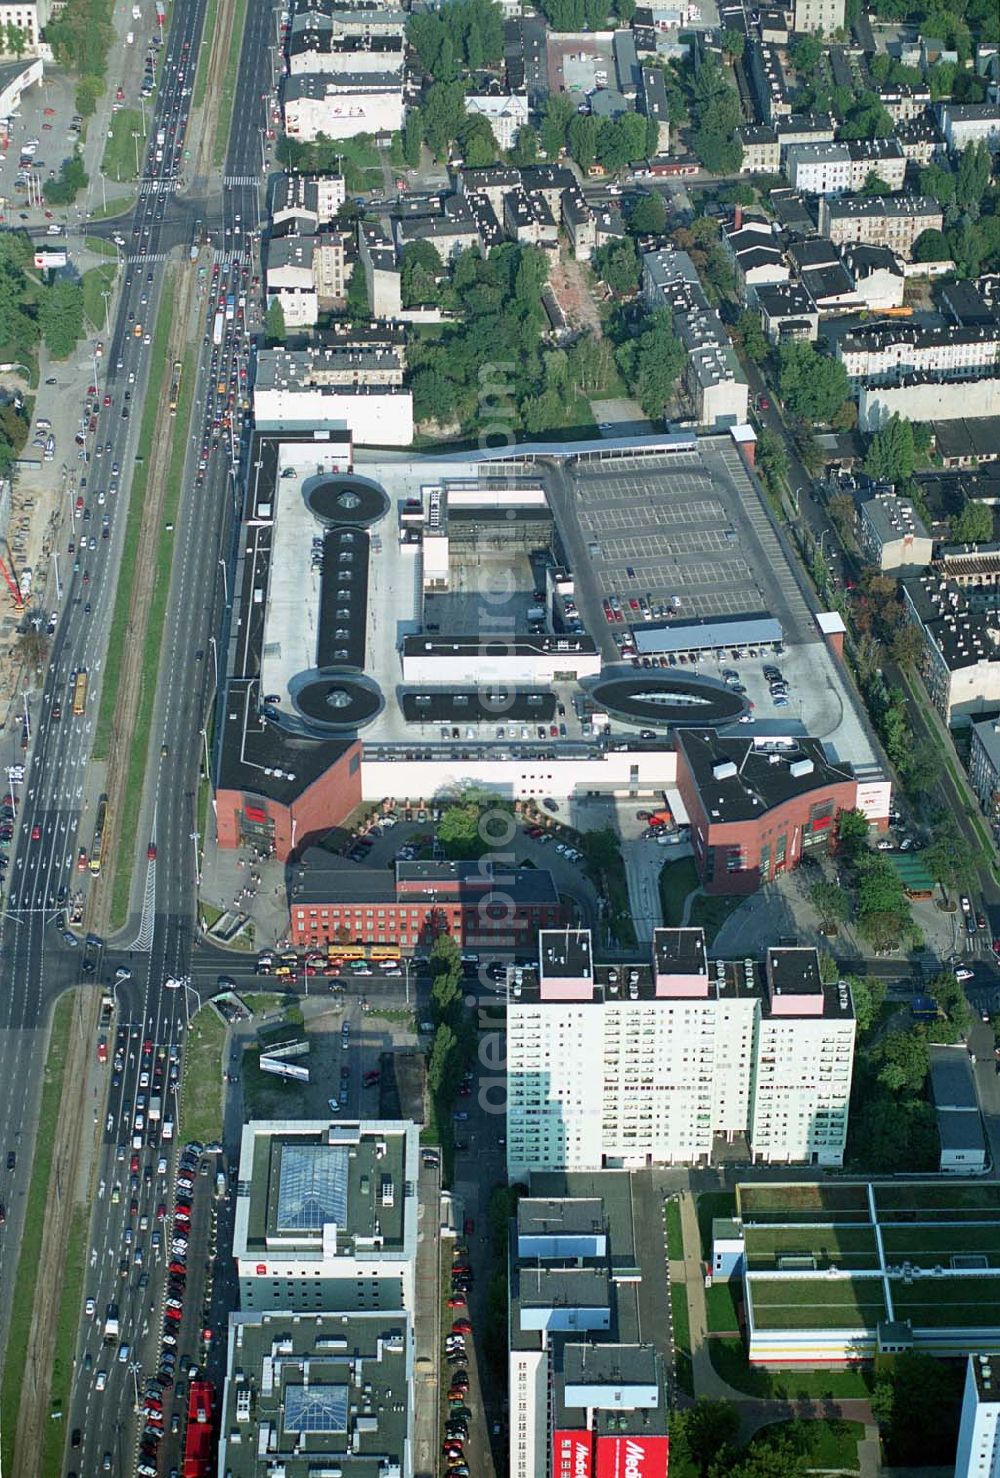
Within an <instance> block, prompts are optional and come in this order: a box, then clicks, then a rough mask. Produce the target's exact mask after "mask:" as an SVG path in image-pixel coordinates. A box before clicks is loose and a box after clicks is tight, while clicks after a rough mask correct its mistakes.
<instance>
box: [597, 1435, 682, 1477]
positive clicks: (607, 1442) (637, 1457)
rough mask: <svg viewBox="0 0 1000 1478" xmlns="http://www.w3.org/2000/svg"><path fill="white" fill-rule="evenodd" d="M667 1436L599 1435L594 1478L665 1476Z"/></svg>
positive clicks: (668, 1448)
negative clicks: (595, 1475)
mask: <svg viewBox="0 0 1000 1478" xmlns="http://www.w3.org/2000/svg"><path fill="white" fill-rule="evenodd" d="M669 1452H670V1439H669V1438H668V1437H598V1439H597V1478H667V1465H668V1461H669Z"/></svg>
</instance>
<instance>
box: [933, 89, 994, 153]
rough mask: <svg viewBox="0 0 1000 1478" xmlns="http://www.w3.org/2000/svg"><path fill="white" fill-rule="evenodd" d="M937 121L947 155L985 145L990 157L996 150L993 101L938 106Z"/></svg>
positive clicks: (941, 104)
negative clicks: (970, 146)
mask: <svg viewBox="0 0 1000 1478" xmlns="http://www.w3.org/2000/svg"><path fill="white" fill-rule="evenodd" d="M937 116H938V122H939V124H940V125H941V132H942V133H943V134H944V137H945V143H946V144H947V145H948V151H949V153H951V154H961V153H962V151H963V150H965V149H967V148H968V147H969V145H970V144H985V145H986V147H987V149H989V151H990V153H991V154H995V153H997V151H998V150H1000V110H998V109H997V103H996V98H994V99H993V101H992V102H986V103H950V102H946V103H938V105H937Z"/></svg>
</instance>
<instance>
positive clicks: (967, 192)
mask: <svg viewBox="0 0 1000 1478" xmlns="http://www.w3.org/2000/svg"><path fill="white" fill-rule="evenodd" d="M989 183H990V153H989V150H988V149H987V147H986V145H985V144H984V143H977V144H970V145H969V147H968V148H967V149H963V151H962V154H961V156H960V157H959V161H958V177H957V179H956V181H955V200H956V201H957V203H958V205H960V206H961V208H962V209H963V210H968V209H969V207H970V206H971V205H975V206H976V207H977V208H978V206H979V205H980V204H981V202H982V201H983V199H984V198H985V196H986V191H987V188H988V186H989Z"/></svg>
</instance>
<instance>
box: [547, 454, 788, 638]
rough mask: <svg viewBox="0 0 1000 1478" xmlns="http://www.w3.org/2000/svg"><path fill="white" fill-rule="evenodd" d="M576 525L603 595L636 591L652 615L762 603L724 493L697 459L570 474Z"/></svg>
mask: <svg viewBox="0 0 1000 1478" xmlns="http://www.w3.org/2000/svg"><path fill="white" fill-rule="evenodd" d="M576 486H577V490H578V509H579V520H580V529H581V531H582V533H583V535H584V536H585V538H586V539H587V540H588V541H589V542H590V543H591V544H592V545H596V546H597V547H596V549H594V548H592V549H591V559H592V561H593V565H594V569H595V572H596V573H597V576H598V579H599V582H600V586H601V594H602V598H605V597H606V598H610V597H611V596H615V597H617V598H618V599H619V600H621V601H623V602H625V604H626V605H627V604H628V602H629V599H630V598H632V599H638V598H639V596H640V595H641V596H642V597H643V598H644V599H645V600H646V601H647V602H648V603H649V604H650V605H651V606H654V607H656V608H657V609H656V612H655V613H656V615H657V616H660V615H661V611H660V609H658V608H659V607H662V608H663V610H662V614H663V615H666V614H670V615H672V616H677V617H687V618H690V617H697V616H720V615H724V616H736V615H743V614H746V613H748V612H751V611H758V610H761V609H762V608H765V607H766V604H767V602H766V598H765V595H764V592H763V591H762V590H761V588H760V585H759V584H758V582H757V580H756V578H755V575H754V571H753V569H752V567H751V564H750V561H749V559H748V557H747V555H746V553H745V552H744V549H743V547H742V544H741V540H740V535H739V532H738V529H737V525H736V521H735V519H734V517H733V514H732V511H731V510H730V508H728V507H727V503H726V499H725V497H724V490H723V489H722V488H720V486H719V485H718V484H717V483H716V482H714V481H713V480H712V478H711V477H710V476H709V473H708V470H707V468H706V467H705V466H704V464H703V463H702V462H701V459H700V458H698V457H696V456H692V457H685V458H683V459H679V462H673V463H671V465H670V469H669V471H664V472H660V471H659V470H654V469H643V470H635V471H631V470H629V471H624V470H623V471H621V472H618V473H615V474H611V475H608V474H606V473H596V474H591V475H587V476H579V477H577V479H576Z"/></svg>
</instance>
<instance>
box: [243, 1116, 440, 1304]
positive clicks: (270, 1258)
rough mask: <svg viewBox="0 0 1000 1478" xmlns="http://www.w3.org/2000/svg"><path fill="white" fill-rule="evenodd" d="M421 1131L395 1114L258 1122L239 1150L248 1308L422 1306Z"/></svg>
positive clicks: (249, 1129) (247, 1128) (250, 1126)
mask: <svg viewBox="0 0 1000 1478" xmlns="http://www.w3.org/2000/svg"><path fill="white" fill-rule="evenodd" d="M418 1153H419V1135H418V1131H417V1128H416V1126H415V1125H414V1124H412V1123H408V1122H402V1121H397V1120H363V1121H356V1120H355V1121H351V1122H342V1121H337V1120H334V1121H331V1122H326V1121H324V1120H318V1121H317V1120H258V1121H254V1122H251V1123H249V1124H246V1125H245V1126H244V1129H243V1139H242V1143H241V1147H240V1164H239V1181H238V1185H237V1199H236V1222H235V1228H234V1234H233V1254H234V1257H235V1259H236V1266H237V1272H238V1275H239V1280H240V1306H241V1308H242V1310H243V1311H244V1312H245V1313H248V1314H249V1313H259V1312H260V1311H262V1310H274V1309H283V1310H284V1309H289V1310H293V1311H297V1312H307V1313H320V1312H325V1311H329V1310H334V1309H335V1310H337V1311H339V1312H344V1313H351V1312H355V1311H357V1312H372V1311H386V1310H403V1309H406V1310H412V1309H413V1280H414V1260H415V1258H416V1250H417V1197H416V1191H417V1174H418Z"/></svg>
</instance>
